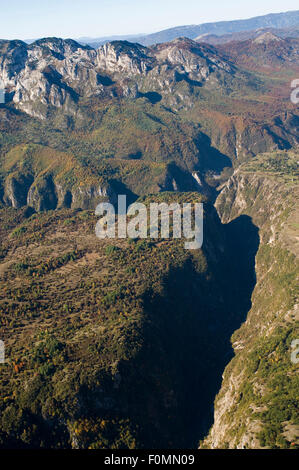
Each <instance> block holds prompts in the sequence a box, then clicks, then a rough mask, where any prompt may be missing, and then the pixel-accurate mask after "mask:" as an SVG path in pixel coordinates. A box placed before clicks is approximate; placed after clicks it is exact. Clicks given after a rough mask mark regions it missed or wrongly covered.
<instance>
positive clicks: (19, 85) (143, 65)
mask: <svg viewBox="0 0 299 470" xmlns="http://www.w3.org/2000/svg"><path fill="white" fill-rule="evenodd" d="M234 72H235V68H234V67H233V66H232V65H231V64H230V63H229V62H227V61H226V60H225V59H224V58H222V57H221V56H220V55H219V53H217V52H216V50H215V49H214V48H213V46H204V45H199V44H197V43H196V42H193V41H191V40H189V39H186V38H181V39H178V40H175V41H173V42H172V43H168V44H165V45H163V47H162V46H157V47H155V48H145V47H143V46H140V45H139V44H131V43H128V42H126V41H114V42H112V43H108V44H105V45H104V46H102V47H100V48H99V49H98V50H97V51H96V50H94V49H92V48H90V47H85V46H81V45H80V44H78V43H76V42H75V41H72V40H62V39H58V38H46V39H41V40H38V41H36V42H34V43H33V44H31V45H29V46H28V45H26V44H25V43H23V42H21V41H1V42H0V78H1V79H2V80H3V83H4V86H5V89H6V94H7V98H8V99H10V100H11V101H12V102H13V103H14V104H15V105H16V106H17V107H18V108H19V109H21V110H22V111H24V112H25V113H27V114H29V115H31V116H35V117H38V118H41V119H44V118H45V117H47V116H48V115H49V109H48V108H50V109H51V108H54V109H55V108H56V109H59V108H63V111H64V113H67V114H69V115H75V114H76V112H77V111H78V100H79V99H80V98H84V99H87V98H90V97H93V98H95V97H101V98H107V97H109V98H112V97H114V96H124V97H130V98H137V97H138V96H140V94H142V93H155V92H156V93H157V92H158V91H159V92H160V93H161V97H160V99H161V98H162V96H163V95H164V94H166V95H167V93H169V92H170V93H173V92H174V91H175V85H177V84H178V83H179V82H180V81H182V80H183V81H186V82H187V83H191V84H194V85H196V86H202V85H203V84H204V83H207V84H208V80H210V78H211V79H212V80H211V83H209V86H222V87H223V86H225V85H224V83H225V76H228V75H229V74H231V75H232V74H234ZM240 78H241V79H243V80H244V81H245V82H246V81H247V79H246V76H245V75H243V76H242V74H241V75H240ZM177 92H179V91H178V90H177ZM191 94H192V93H191ZM148 97H149V99H152V100H155V99H156V100H157V99H158V97H157V96H154V95H152V96H151V95H149V96H148Z"/></svg>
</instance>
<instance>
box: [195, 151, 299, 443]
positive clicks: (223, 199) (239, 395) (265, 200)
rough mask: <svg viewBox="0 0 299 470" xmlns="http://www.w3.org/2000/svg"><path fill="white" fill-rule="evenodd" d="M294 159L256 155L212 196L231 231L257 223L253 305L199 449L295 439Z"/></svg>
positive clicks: (298, 434)
mask: <svg viewBox="0 0 299 470" xmlns="http://www.w3.org/2000/svg"><path fill="white" fill-rule="evenodd" d="M297 162H298V154H297V155H296V154H295V155H291V156H290V155H289V156H288V155H287V154H282V155H277V154H274V155H270V156H269V155H264V156H261V157H259V158H257V159H254V160H253V161H252V162H251V163H250V164H247V165H245V166H244V165H243V166H241V168H240V169H239V170H238V171H236V173H235V174H234V175H233V176H232V177H231V178H230V180H229V181H228V183H227V184H226V185H225V186H224V188H223V189H222V191H221V193H220V195H219V197H218V199H217V201H216V207H217V210H218V213H219V214H220V216H221V218H222V221H223V222H224V223H225V224H227V230H228V232H229V231H230V229H231V226H232V224H234V222H235V221H236V220H238V218H240V216H241V217H242V216H244V215H247V216H249V217H251V218H252V222H253V223H254V224H255V225H256V226H257V227H258V228H259V238H260V245H259V249H258V252H257V256H256V263H255V271H256V285H255V288H254V291H253V295H252V299H251V301H252V305H251V308H250V310H249V312H248V315H247V319H246V321H245V323H244V324H243V325H242V327H241V328H240V329H239V330H238V331H236V332H235V333H234V335H233V337H232V344H233V348H234V353H235V357H234V358H233V360H232V361H231V362H230V363H229V365H228V366H227V367H226V369H225V371H224V375H223V382H222V386H221V389H220V392H219V394H218V396H217V398H216V401H215V414H214V425H213V426H212V428H211V431H210V434H209V436H208V438H207V439H206V440H205V441H204V443H202V446H203V447H205V446H207V447H211V448H223V447H229V448H260V447H271V448H273V447H282V448H287V447H294V446H295V447H296V446H298V445H299V422H298V412H297V399H298V397H297V392H298V365H296V364H295V363H293V362H292V360H291V354H292V347H291V344H292V341H293V340H294V339H298V338H299V309H298V255H299V243H298V206H296V204H297V203H296V201H298V163H297ZM240 236H246V233H240ZM232 243H236V244H237V243H238V240H237V239H235V240H232Z"/></svg>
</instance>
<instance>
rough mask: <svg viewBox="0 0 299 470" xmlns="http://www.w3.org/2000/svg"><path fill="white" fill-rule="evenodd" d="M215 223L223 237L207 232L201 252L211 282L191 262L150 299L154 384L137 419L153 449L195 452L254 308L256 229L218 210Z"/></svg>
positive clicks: (148, 359) (148, 350)
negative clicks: (237, 334)
mask: <svg viewBox="0 0 299 470" xmlns="http://www.w3.org/2000/svg"><path fill="white" fill-rule="evenodd" d="M214 218H215V220H216V224H215V227H218V228H219V230H220V232H221V235H219V233H218V234H215V233H214V234H213V233H212V232H211V233H206V234H205V242H204V246H203V251H204V253H205V256H206V259H207V261H208V269H209V272H211V276H209V275H208V276H207V272H205V273H204V272H201V273H200V272H198V271H197V270H196V269H195V268H194V264H193V263H192V261H191V259H190V260H189V261H188V262H186V263H185V264H184V266H183V267H182V268H180V269H175V270H170V272H169V274H168V276H167V278H166V279H165V282H164V289H163V294H160V295H154V294H153V293H152V292H150V291H148V292H147V294H146V295H145V297H144V308H145V312H146V313H147V315H146V318H147V321H146V324H145V327H144V339H145V342H144V344H145V346H144V349H143V353H142V356H143V357H142V363H143V364H144V366H143V367H144V370H145V371H146V370H148V384H147V389H146V391H145V394H144V400H143V403H142V407H143V408H142V410H139V412H140V413H141V415H142V418H141V420H142V425H143V429H144V435H143V436H142V441H143V442H144V443H145V447H148V448H159V447H160V448H165V447H166V448H167V447H168V448H197V447H198V442H199V440H200V439H203V438H204V437H205V436H206V435H207V433H208V431H209V429H210V427H211V425H212V424H213V414H214V409H213V406H214V400H215V397H216V395H217V393H218V392H219V389H220V386H221V382H222V375H223V371H224V369H225V367H226V365H227V364H228V363H229V362H230V360H231V359H232V357H233V350H232V346H231V342H230V338H231V336H232V334H233V333H234V331H236V330H237V329H238V328H239V327H240V325H241V324H242V323H243V322H244V321H245V319H246V316H247V313H248V310H249V309H250V307H251V295H252V291H253V289H254V286H255V282H256V278H255V256H256V253H257V250H258V247H259V234H258V228H257V227H256V226H255V225H254V224H253V223H252V220H251V218H250V217H247V216H240V217H238V218H237V219H235V220H234V221H232V222H231V223H229V224H227V225H222V224H221V223H220V220H219V218H218V215H217V213H216V211H215V213H214ZM213 238H214V239H213ZM217 239H218V245H219V251H218V252H217V251H216V252H215V251H213V249H211V247H213V246H215V243H217ZM219 241H220V243H219ZM221 244H223V247H225V249H224V250H223V247H222V249H221V247H220V245H221ZM143 373H144V372H143ZM136 412H137V414H139V412H138V410H137V409H136Z"/></svg>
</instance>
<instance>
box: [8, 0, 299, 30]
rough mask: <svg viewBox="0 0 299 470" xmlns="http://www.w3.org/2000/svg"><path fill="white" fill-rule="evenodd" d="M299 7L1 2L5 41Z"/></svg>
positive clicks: (294, 0)
mask: <svg viewBox="0 0 299 470" xmlns="http://www.w3.org/2000/svg"><path fill="white" fill-rule="evenodd" d="M298 8H299V7H298V0H284V1H282V0H210V1H207V0H204V1H201V0H112V1H111V0H0V20H1V28H0V37H1V38H7V39H13V38H19V39H29V38H38V37H45V36H60V37H64V38H66V37H73V38H78V37H80V36H91V37H101V36H109V35H115V34H116V35H117V34H135V33H150V32H156V31H160V30H161V29H166V28H169V27H172V26H179V25H184V24H200V23H204V22H209V21H220V20H231V19H240V18H248V17H252V16H258V15H264V14H266V13H277V12H280V11H288V10H296V9H298Z"/></svg>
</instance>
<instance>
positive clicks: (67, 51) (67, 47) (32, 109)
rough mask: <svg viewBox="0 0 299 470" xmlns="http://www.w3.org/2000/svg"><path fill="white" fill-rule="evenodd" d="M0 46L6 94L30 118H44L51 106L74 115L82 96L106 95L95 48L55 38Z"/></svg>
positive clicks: (0, 61) (6, 42) (15, 42)
mask: <svg viewBox="0 0 299 470" xmlns="http://www.w3.org/2000/svg"><path fill="white" fill-rule="evenodd" d="M0 47H1V50H0V77H2V80H3V81H4V85H5V87H6V92H7V94H8V95H10V96H11V99H12V101H13V103H15V104H16V106H17V107H18V108H19V109H21V110H22V111H24V112H26V113H28V114H30V115H33V116H36V117H40V118H45V117H46V115H47V111H48V107H51V106H52V107H54V108H61V107H62V106H65V107H66V111H68V112H70V113H71V114H72V113H74V112H75V106H74V105H75V103H76V101H77V100H78V97H79V96H80V95H81V94H83V95H84V96H91V95H99V94H101V93H103V89H104V87H103V85H102V84H101V83H99V81H98V76H97V72H96V70H95V67H94V62H95V59H96V52H95V51H94V50H93V49H90V48H88V47H83V46H80V45H79V44H77V43H76V42H75V41H71V40H66V41H64V40H62V39H56V38H49V39H41V40H39V41H36V42H35V43H33V44H32V45H30V46H27V45H26V44H25V43H22V42H21V41H12V42H11V41H5V42H4V41H3V42H2V43H1V44H0Z"/></svg>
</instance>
